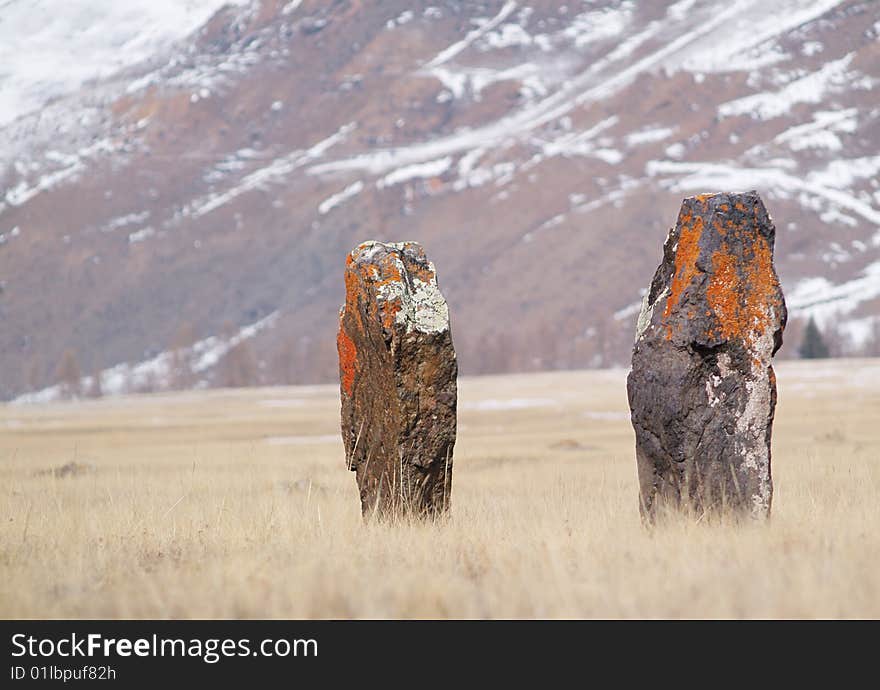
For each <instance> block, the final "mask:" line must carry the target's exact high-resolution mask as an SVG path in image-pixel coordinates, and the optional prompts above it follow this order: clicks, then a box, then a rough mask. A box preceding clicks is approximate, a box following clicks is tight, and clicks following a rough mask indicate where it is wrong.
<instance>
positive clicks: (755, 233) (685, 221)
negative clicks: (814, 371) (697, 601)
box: [627, 191, 786, 520]
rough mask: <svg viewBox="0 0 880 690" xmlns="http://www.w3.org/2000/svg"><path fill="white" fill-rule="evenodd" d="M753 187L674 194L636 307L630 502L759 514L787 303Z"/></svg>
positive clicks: (650, 514) (767, 490)
mask: <svg viewBox="0 0 880 690" xmlns="http://www.w3.org/2000/svg"><path fill="white" fill-rule="evenodd" d="M775 233H776V231H775V228H774V227H773V222H772V220H771V219H770V216H769V215H768V213H767V210H766V209H765V208H764V204H763V202H762V201H761V198H760V197H759V196H758V193H757V192H754V191H753V192H747V193H743V194H726V193H722V194H701V195H699V196H696V197H690V198H688V199H685V200H684V201H683V202H682V205H681V210H680V211H679V215H678V222H677V223H676V226H675V227H674V228H673V229H672V230H670V232H669V236H668V237H667V238H666V243H665V245H664V247H663V262H662V263H661V264H660V267H659V268H658V269H657V272H656V274H655V275H654V280H653V282H652V283H651V287H650V289H649V291H648V293H647V294H646V295H645V300H644V304H643V307H642V312H641V314H640V315H639V321H638V328H637V334H636V341H635V347H634V350H633V357H632V371H631V372H630V374H629V378H628V379H627V393H628V395H629V404H630V409H631V412H632V424H633V428H634V429H635V434H636V457H637V461H638V472H639V485H640V491H641V510H642V514H643V516H644V517H646V518H647V519H649V520H651V519H653V518H654V516H655V513H656V512H657V510H658V507H659V506H661V505H666V506H669V505H672V506H674V507H682V504H685V505H687V506H690V507H693V508H694V509H695V510H697V511H698V512H700V513H702V512H704V511H707V510H711V509H715V508H719V507H725V508H728V509H731V508H732V509H735V510H738V511H742V512H746V513H749V514H751V515H753V516H755V517H766V516H769V514H770V503H771V498H772V494H773V484H772V481H771V477H770V436H771V432H772V427H773V413H774V409H775V407H776V376H775V375H774V373H773V368H772V367H771V366H770V359H771V357H772V356H773V355H774V354H775V353H776V351H777V350H778V349H779V347H780V346H781V345H782V330H783V328H784V327H785V321H786V308H785V300H784V299H783V296H782V290H781V288H780V286H779V279H778V278H777V276H776V271H775V269H774V267H773V243H774V238H775Z"/></svg>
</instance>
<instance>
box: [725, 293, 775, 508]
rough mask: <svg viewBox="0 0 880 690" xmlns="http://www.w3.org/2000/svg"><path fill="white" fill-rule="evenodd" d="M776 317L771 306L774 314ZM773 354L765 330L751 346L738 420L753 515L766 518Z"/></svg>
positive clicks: (740, 449) (769, 488) (768, 489)
mask: <svg viewBox="0 0 880 690" xmlns="http://www.w3.org/2000/svg"><path fill="white" fill-rule="evenodd" d="M774 316H775V314H773V313H772V309H771V317H774ZM772 353H773V332H772V331H771V330H770V329H766V330H765V331H764V332H763V333H762V334H761V335H760V337H759V338H757V339H756V340H755V342H754V343H753V345H752V355H753V359H752V364H751V371H750V378H749V380H747V381H746V392H747V393H748V395H747V399H746V405H745V409H744V410H743V411H742V414H741V415H740V417H739V419H738V420H737V423H736V428H737V432H738V435H739V438H741V439H745V442H742V444H741V446H740V448H739V449H738V450H739V452H740V454H741V455H742V458H743V466H744V467H745V468H746V469H747V470H749V472H750V474H751V475H752V478H753V480H754V482H753V486H754V487H755V490H754V493H753V494H752V497H751V498H752V515H753V516H754V517H765V516H766V515H767V514H768V513H769V512H770V498H771V494H772V485H771V480H770V448H769V447H768V446H767V443H766V436H765V434H766V429H767V423H768V420H769V419H770V403H771V397H772V383H771V381H770V358H771V356H772ZM719 364H720V362H719Z"/></svg>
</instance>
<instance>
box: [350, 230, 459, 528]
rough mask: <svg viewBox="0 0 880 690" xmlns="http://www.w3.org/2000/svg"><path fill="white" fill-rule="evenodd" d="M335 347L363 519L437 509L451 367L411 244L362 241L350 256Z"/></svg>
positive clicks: (451, 417)
mask: <svg viewBox="0 0 880 690" xmlns="http://www.w3.org/2000/svg"><path fill="white" fill-rule="evenodd" d="M337 345H338V349H339V378H340V384H341V385H340V388H341V396H342V440H343V442H344V444H345V455H346V461H347V464H348V467H349V469H351V470H353V471H354V472H355V473H356V476H357V483H358V488H359V489H360V496H361V510H362V512H363V514H364V516H365V517H368V516H370V515H372V514H373V513H378V514H380V515H389V514H401V513H403V514H413V513H414V514H420V515H433V514H437V513H440V512H442V511H444V510H446V509H447V508H448V507H449V499H450V492H451V490H452V449H453V446H454V445H455V431H456V402H457V397H458V395H457V389H456V377H457V375H458V364H457V362H456V359H455V350H454V349H453V347H452V335H451V333H450V330H449V312H448V309H447V306H446V301H445V300H444V299H443V295H442V294H440V290H439V288H438V287H437V276H436V274H435V271H434V264H432V263H431V262H430V261H428V259H427V257H426V256H425V252H424V250H423V249H422V247H421V246H420V245H419V244H417V243H415V242H401V243H397V244H383V243H381V242H365V243H364V244H362V245H360V246H359V247H357V248H356V249H354V250H353V251H352V252H351V254H349V256H348V259H347V268H346V270H345V305H344V306H343V307H342V309H341V310H340V316H339V336H338V338H337Z"/></svg>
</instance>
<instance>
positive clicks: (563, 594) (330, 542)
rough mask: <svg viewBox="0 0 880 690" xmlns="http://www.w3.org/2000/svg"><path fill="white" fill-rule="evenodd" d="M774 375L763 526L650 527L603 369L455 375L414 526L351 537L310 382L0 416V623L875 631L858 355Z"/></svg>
mask: <svg viewBox="0 0 880 690" xmlns="http://www.w3.org/2000/svg"><path fill="white" fill-rule="evenodd" d="M778 371H779V381H780V403H779V408H778V414H777V425H776V433H775V437H774V479H775V484H776V493H775V498H774V506H773V519H772V521H771V522H770V523H769V524H767V525H755V524H747V525H739V526H737V525H732V524H693V523H692V522H689V521H686V520H676V521H673V522H671V523H670V524H665V525H663V526H662V527H659V528H657V529H655V530H653V531H651V532H649V531H646V530H645V529H644V528H643V527H642V525H641V523H640V521H639V517H638V510H637V493H636V492H637V484H636V474H635V460H634V457H633V436H632V431H631V428H630V426H629V421H628V419H627V407H626V398H625V391H624V388H623V380H624V376H625V372H622V371H606V372H565V373H553V374H540V375H528V376H506V377H488V378H480V379H464V380H462V382H461V388H460V391H461V393H460V431H459V443H458V446H457V448H456V455H455V475H454V490H453V507H454V510H453V514H452V515H451V516H450V517H449V518H448V519H445V520H442V521H439V522H437V523H428V524H420V523H415V524H412V523H409V524H396V525H388V524H374V525H364V524H363V523H362V521H361V518H360V514H359V507H358V500H357V494H356V491H355V484H354V477H353V475H351V474H350V473H349V472H347V471H346V470H345V469H344V460H343V457H342V448H341V444H340V443H339V441H338V398H337V395H336V390H335V388H334V387H332V386H327V387H311V388H283V389H277V388H276V389H261V390H242V391H219V392H205V393H184V394H178V395H160V396H147V397H141V398H127V399H117V400H108V401H100V402H90V403H79V404H66V405H51V406H42V407H37V406H34V407H26V406H11V405H10V406H5V407H0V519H2V523H0V581H2V583H3V586H2V588H0V616H2V617H5V618H22V617H58V618H70V617H110V618H113V617H124V618H129V617H132V618H138V617H172V618H187V617H207V618H215V617H217V618H227V617H334V618H347V617H534V616H540V617H567V618H570V617H715V616H722V617H878V616H880V577H878V575H877V573H878V571H880V530H878V527H880V491H878V489H880V361H870V360H862V361H835V362H823V363H820V364H815V365H814V364H809V363H783V364H781V365H780V366H779V367H778ZM511 401H514V402H511ZM517 401H518V402H517ZM517 404H520V405H523V407H521V408H518V409H517V408H516V405H517ZM526 405H528V406H526ZM71 461H75V462H77V463H80V464H82V465H86V466H90V467H91V468H92V469H93V471H90V472H87V473H85V474H83V475H80V476H66V477H55V476H52V475H50V474H39V473H40V472H41V471H42V470H47V469H52V468H57V467H59V466H62V465H64V464H65V463H68V462H71ZM309 487H311V488H309Z"/></svg>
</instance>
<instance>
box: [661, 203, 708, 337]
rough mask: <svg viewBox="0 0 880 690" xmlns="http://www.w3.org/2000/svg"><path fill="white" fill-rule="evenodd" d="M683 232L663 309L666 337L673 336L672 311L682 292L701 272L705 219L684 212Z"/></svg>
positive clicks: (681, 222) (682, 217) (680, 220)
mask: <svg viewBox="0 0 880 690" xmlns="http://www.w3.org/2000/svg"><path fill="white" fill-rule="evenodd" d="M679 226H680V227H681V234H680V235H679V238H678V248H677V249H676V252H675V273H674V274H673V276H672V283H671V285H670V286H669V297H668V298H667V299H666V307H665V309H664V310H663V320H664V322H667V327H666V328H667V331H666V338H667V339H670V338H672V326H671V325H670V324H669V323H668V319H669V317H670V316H671V315H672V311H673V310H674V309H675V308H676V307H677V306H678V303H679V302H680V301H681V297H682V294H683V293H684V291H685V289H686V288H687V286H688V285H690V283H691V281H692V280H693V279H694V276H696V275H697V273H698V272H699V271H698V269H697V258H698V257H699V256H700V237H701V235H702V234H703V219H702V218H700V217H699V216H698V217H697V218H696V219H694V218H693V215H692V214H691V213H690V212H688V213H687V214H686V215H685V213H684V212H682V215H681V218H679Z"/></svg>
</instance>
